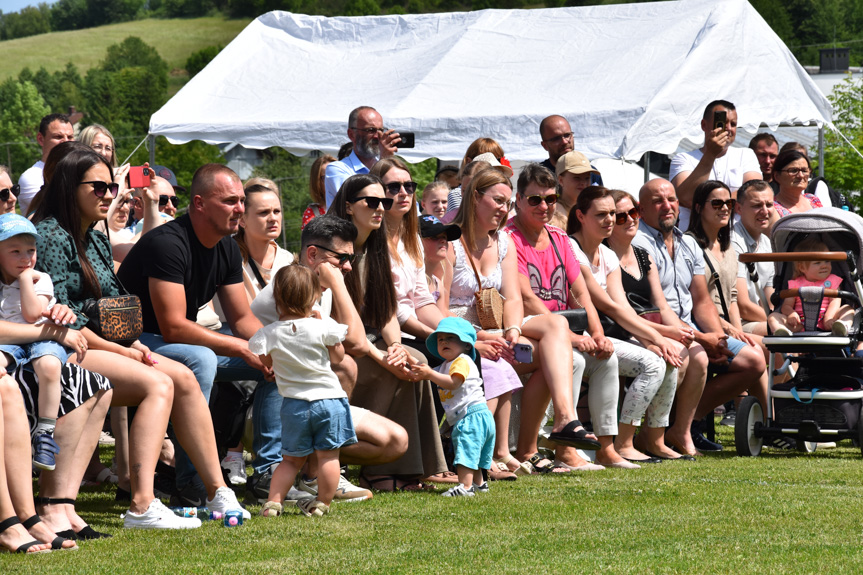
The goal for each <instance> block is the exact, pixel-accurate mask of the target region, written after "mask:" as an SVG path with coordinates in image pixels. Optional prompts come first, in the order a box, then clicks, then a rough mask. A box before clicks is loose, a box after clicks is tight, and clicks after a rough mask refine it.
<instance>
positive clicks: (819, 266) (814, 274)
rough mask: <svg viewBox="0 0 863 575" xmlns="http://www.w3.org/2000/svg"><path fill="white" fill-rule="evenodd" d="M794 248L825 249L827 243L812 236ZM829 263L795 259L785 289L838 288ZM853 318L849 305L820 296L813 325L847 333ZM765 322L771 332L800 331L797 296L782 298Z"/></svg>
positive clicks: (815, 250) (779, 333)
mask: <svg viewBox="0 0 863 575" xmlns="http://www.w3.org/2000/svg"><path fill="white" fill-rule="evenodd" d="M794 251H795V252H826V251H828V250H827V246H826V245H825V244H824V243H822V242H820V241H818V240H814V239H809V238H807V239H805V240H803V241H802V242H800V243H799V244H797V246H796V247H795V249H794ZM831 271H832V266H831V264H830V262H828V261H812V262H795V264H794V278H793V279H790V280H788V288H789V289H797V288H801V287H805V286H823V287H824V288H825V289H839V286H840V285H841V284H842V278H840V277H839V276H837V275H836V274H833V273H831ZM853 318H854V310H853V308H851V306H847V305H846V306H843V305H842V300H840V299H839V298H831V297H826V296H825V297H824V298H823V299H822V300H821V309H820V310H819V314H818V324H817V327H818V329H820V330H824V331H832V332H833V334H834V335H841V336H844V335H848V326H850V325H851V320H852V319H853ZM767 323H768V324H769V325H770V329H771V330H772V331H773V334H774V335H778V336H789V335H791V334H792V333H796V332H799V331H803V302H802V301H801V300H800V297H799V296H798V297H793V298H785V299H784V300H782V306H781V307H780V309H779V312H773V313H772V314H770V316H769V317H768V318H767Z"/></svg>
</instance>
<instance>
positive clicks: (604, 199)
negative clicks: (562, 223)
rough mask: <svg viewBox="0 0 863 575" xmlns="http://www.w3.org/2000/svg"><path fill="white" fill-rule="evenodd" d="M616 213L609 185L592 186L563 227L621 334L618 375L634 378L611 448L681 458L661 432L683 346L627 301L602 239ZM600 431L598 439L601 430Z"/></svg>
mask: <svg viewBox="0 0 863 575" xmlns="http://www.w3.org/2000/svg"><path fill="white" fill-rule="evenodd" d="M615 218H616V212H615V204H614V199H613V198H612V193H611V191H610V190H608V189H607V188H604V187H601V186H590V187H588V188H586V189H585V190H583V191H582V192H581V194H579V196H578V199H577V200H576V202H575V206H574V207H573V209H572V212H571V213H570V215H569V220H568V222H567V230H566V231H567V232H568V233H569V234H570V236H571V237H572V239H573V250H574V251H575V253H576V255H577V256H578V259H579V262H580V264H581V270H582V272H585V277H586V278H587V279H586V282H587V287H588V290H589V291H590V297H591V300H592V301H593V303H594V304H595V305H596V307H597V309H598V310H599V311H601V312H602V313H604V314H605V315H607V316H608V317H609V318H611V320H612V323H613V325H610V327H613V328H615V332H614V333H615V334H619V335H618V337H617V338H614V337H612V338H610V339H611V342H612V343H613V344H614V353H615V355H616V356H617V363H618V366H619V367H620V375H622V376H626V377H632V378H634V379H633V380H632V383H631V384H630V385H629V389H628V391H627V392H626V396H625V398H624V401H623V406H622V407H621V410H620V430H619V433H617V438H616V439H615V441H614V443H615V450H616V451H617V452H618V453H620V454H621V455H622V456H623V457H624V458H626V459H628V460H629V461H631V462H648V463H655V462H657V461H658V460H660V459H679V458H680V457H681V456H678V455H677V454H675V453H674V451H673V450H671V449H670V448H668V447H666V446H665V443H664V441H663V437H662V436H663V434H664V431H665V427H666V426H667V425H668V419H669V414H670V412H671V404H672V402H673V401H674V391H675V389H676V388H677V368H678V367H680V366H681V365H682V364H683V361H682V359H681V357H680V354H681V353H684V352H683V350H682V349H680V350H675V349H674V348H673V346H672V345H671V344H670V343H669V342H668V341H666V340H665V338H663V337H662V336H661V335H660V334H659V333H658V332H657V331H656V330H655V329H653V327H651V326H650V324H649V323H648V322H647V321H646V320H644V319H642V318H641V317H639V316H638V315H637V314H636V313H635V311H634V310H633V309H632V307H631V306H630V304H629V301H628V300H627V298H626V293H625V292H624V291H623V286H622V284H621V280H620V263H619V262H618V260H617V256H616V255H615V254H614V252H613V251H612V250H611V249H610V248H609V247H608V246H606V245H604V244H603V243H602V241H603V240H604V239H606V238H608V237H609V236H610V235H611V233H612V230H613V228H614V224H615ZM624 330H625V331H624ZM633 336H634V337H635V341H636V342H637V343H638V344H641V345H642V346H644V347H640V346H639V345H637V344H636V343H631V342H630V341H629V340H630V338H631V337H633ZM645 348H646V349H645ZM663 360H664V361H663ZM666 362H667V363H666ZM645 413H646V414H647V420H646V423H647V428H648V430H649V431H648V433H647V435H648V437H650V438H651V439H652V441H649V443H650V448H651V449H650V451H651V453H653V454H654V455H653V456H645V455H644V454H643V453H641V452H640V451H639V450H638V449H636V448H635V446H634V444H633V438H634V436H635V431H636V428H637V427H638V426H639V425H640V424H641V419H642V418H643V417H644V415H645ZM599 437H600V439H602V436H601V435H600V436H599Z"/></svg>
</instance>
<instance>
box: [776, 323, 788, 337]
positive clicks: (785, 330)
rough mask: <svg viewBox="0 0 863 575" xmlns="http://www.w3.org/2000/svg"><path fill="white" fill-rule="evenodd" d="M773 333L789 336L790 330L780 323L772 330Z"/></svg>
mask: <svg viewBox="0 0 863 575" xmlns="http://www.w3.org/2000/svg"><path fill="white" fill-rule="evenodd" d="M773 335H775V336H776V337H791V335H792V333H791V330H790V329H788V328H787V327H785V326H784V325H780V326H779V327H777V328H776V329H774V330H773Z"/></svg>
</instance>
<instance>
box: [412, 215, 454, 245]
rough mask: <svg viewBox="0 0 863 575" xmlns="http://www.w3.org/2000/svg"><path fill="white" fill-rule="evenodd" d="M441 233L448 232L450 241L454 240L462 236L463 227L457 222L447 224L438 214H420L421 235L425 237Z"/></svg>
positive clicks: (447, 236)
mask: <svg viewBox="0 0 863 575" xmlns="http://www.w3.org/2000/svg"><path fill="white" fill-rule="evenodd" d="M440 234H446V239H447V241H448V242H453V241H455V240H457V239H459V238H460V237H461V228H460V227H458V226H457V225H455V224H451V225H446V224H445V223H443V222H442V221H440V220H439V219H437V217H436V216H420V235H421V236H422V237H424V238H433V237H435V236H438V235H440Z"/></svg>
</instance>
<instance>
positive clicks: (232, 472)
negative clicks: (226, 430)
mask: <svg viewBox="0 0 863 575" xmlns="http://www.w3.org/2000/svg"><path fill="white" fill-rule="evenodd" d="M222 469H227V470H228V479H229V480H230V482H231V484H232V485H245V484H246V479H247V478H248V476H247V475H246V462H245V461H243V457H242V456H241V455H240V454H237V455H236V456H232V455H231V452H228V455H226V456H225V458H224V459H223V460H222Z"/></svg>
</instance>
